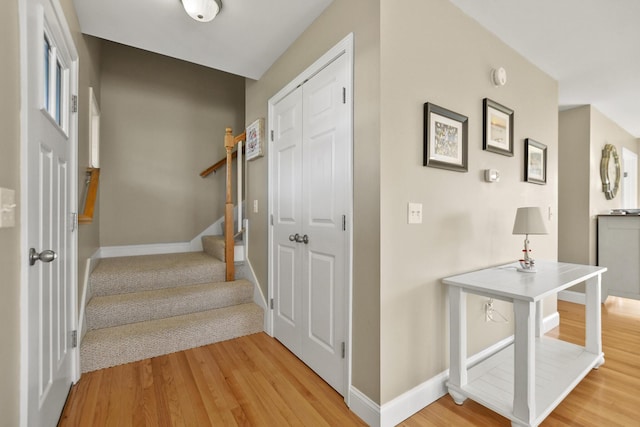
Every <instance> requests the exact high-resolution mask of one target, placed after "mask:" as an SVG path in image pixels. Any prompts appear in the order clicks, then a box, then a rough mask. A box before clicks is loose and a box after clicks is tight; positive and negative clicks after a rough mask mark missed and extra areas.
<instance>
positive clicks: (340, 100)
mask: <svg viewBox="0 0 640 427" xmlns="http://www.w3.org/2000/svg"><path fill="white" fill-rule="evenodd" d="M347 78H348V73H347V64H346V58H345V55H342V56H340V57H338V58H337V59H336V60H334V61H333V62H332V63H331V64H329V65H328V66H327V67H325V68H323V69H322V70H321V71H320V72H318V73H317V74H316V75H314V76H313V77H312V78H311V79H309V80H307V81H306V82H305V83H304V84H303V85H301V86H299V87H298V88H297V89H295V90H294V91H293V92H291V93H290V94H288V95H287V96H286V97H285V98H283V99H282V100H281V101H280V102H278V103H277V104H276V105H275V108H274V114H275V117H274V120H273V123H274V125H273V127H274V129H273V130H274V138H273V144H272V147H273V148H272V151H271V155H272V156H275V158H274V173H273V179H274V181H275V182H273V183H272V184H271V185H272V188H273V190H272V191H273V203H274V206H273V213H274V220H273V227H274V229H273V247H272V250H273V268H274V271H273V278H274V287H273V292H274V295H273V297H274V335H275V337H276V338H277V339H278V340H280V341H281V342H282V343H283V344H284V345H286V346H287V347H288V348H289V349H290V350H291V351H292V352H293V353H295V354H296V355H297V356H298V357H299V358H300V359H301V360H302V361H303V362H305V363H306V364H307V365H308V366H309V367H311V368H312V369H313V370H314V371H315V372H316V373H317V374H318V375H320V376H321V377H322V378H323V379H324V380H325V381H326V382H327V383H329V384H330V385H331V386H332V387H333V388H335V389H336V390H337V391H338V392H339V393H341V394H343V395H344V393H345V392H346V390H344V388H345V375H344V373H345V369H346V366H345V359H344V345H345V342H346V333H347V324H346V322H347V315H346V313H347V312H346V301H347V299H346V297H347V295H346V292H347V291H346V290H347V280H348V278H347V262H348V256H349V254H348V247H347V233H346V220H345V214H346V212H347V206H348V202H349V201H348V200H347V197H348V195H349V192H348V191H347V185H348V182H349V177H348V175H347V174H348V171H349V165H348V163H347V162H349V161H350V160H349V159H350V151H349V150H350V146H349V144H350V139H349V135H348V132H349V126H348V120H347V117H348V110H347V109H348V108H350V107H348V105H347V104H346V100H345V90H346V89H345V88H346V84H347Z"/></svg>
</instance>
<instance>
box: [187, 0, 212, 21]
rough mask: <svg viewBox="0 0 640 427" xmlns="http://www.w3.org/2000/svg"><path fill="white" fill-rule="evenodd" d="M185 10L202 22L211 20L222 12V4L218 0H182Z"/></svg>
mask: <svg viewBox="0 0 640 427" xmlns="http://www.w3.org/2000/svg"><path fill="white" fill-rule="evenodd" d="M182 6H183V7H184V10H185V12H187V14H188V15H189V16H190V17H192V18H193V19H195V20H196V21H200V22H209V21H211V20H212V19H213V18H215V17H216V15H217V14H218V12H220V5H219V4H218V2H217V1H216V0H182Z"/></svg>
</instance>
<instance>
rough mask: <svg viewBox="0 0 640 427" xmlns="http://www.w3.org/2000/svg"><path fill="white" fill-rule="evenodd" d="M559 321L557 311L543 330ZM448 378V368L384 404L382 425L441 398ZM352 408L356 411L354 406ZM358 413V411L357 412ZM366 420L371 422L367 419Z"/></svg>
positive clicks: (475, 358)
mask: <svg viewBox="0 0 640 427" xmlns="http://www.w3.org/2000/svg"><path fill="white" fill-rule="evenodd" d="M559 322H560V315H559V314H558V313H557V312H556V313H553V314H551V315H549V316H547V317H545V318H544V319H543V320H542V328H543V331H544V332H548V331H550V330H551V329H553V328H555V327H556V326H558V324H559ZM512 342H513V335H511V336H509V337H507V338H505V339H503V340H501V341H499V342H497V343H496V344H494V345H492V346H490V347H489V348H486V349H484V350H482V351H481V352H479V353H476V354H474V355H473V356H471V357H469V359H468V360H467V366H473V365H476V364H477V363H479V362H481V361H482V360H484V359H486V358H487V357H488V356H490V355H491V354H493V353H495V352H497V351H500V350H501V349H503V348H505V347H506V346H508V345H510V344H511V343H512ZM448 379H449V370H448V369H447V370H445V371H443V372H441V373H439V374H437V375H436V376H434V377H432V378H430V379H428V380H427V381H425V382H423V383H422V384H419V385H417V386H416V387H414V388H412V389H411V390H409V391H407V392H405V393H403V394H401V395H400V396H398V397H396V398H395V399H393V400H390V401H389V402H387V403H385V404H384V405H382V407H381V408H380V424H379V425H380V427H391V426H395V425H397V424H399V423H401V422H402V421H404V420H406V419H407V418H409V417H410V416H412V415H413V414H415V413H417V412H419V411H421V410H422V409H423V408H425V407H426V406H428V405H430V404H432V403H433V402H435V401H436V400H438V399H440V398H441V397H442V396H444V395H445V394H447V386H446V383H447V380H448ZM352 402H353V401H352ZM352 406H353V405H352ZM351 410H352V411H353V412H356V411H355V410H354V409H353V408H352V409H351ZM356 414H358V413H357V412H356ZM358 416H360V417H361V418H362V415H360V414H358ZM363 420H364V418H363ZM364 421H366V422H369V421H367V420H364ZM372 425H373V424H372Z"/></svg>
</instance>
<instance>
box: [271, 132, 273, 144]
mask: <svg viewBox="0 0 640 427" xmlns="http://www.w3.org/2000/svg"><path fill="white" fill-rule="evenodd" d="M271 142H273V131H271Z"/></svg>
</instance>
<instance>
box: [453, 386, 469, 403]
mask: <svg viewBox="0 0 640 427" xmlns="http://www.w3.org/2000/svg"><path fill="white" fill-rule="evenodd" d="M449 396H451V398H452V399H453V401H454V402H455V403H456V405H458V406H460V405H462V404H463V403H464V401H465V400H467V398H466V397H465V396H463V395H462V394H460V393H458V392H457V391H453V390H451V389H449Z"/></svg>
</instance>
